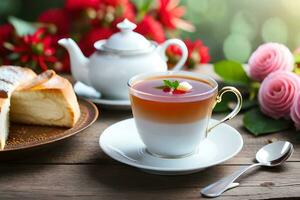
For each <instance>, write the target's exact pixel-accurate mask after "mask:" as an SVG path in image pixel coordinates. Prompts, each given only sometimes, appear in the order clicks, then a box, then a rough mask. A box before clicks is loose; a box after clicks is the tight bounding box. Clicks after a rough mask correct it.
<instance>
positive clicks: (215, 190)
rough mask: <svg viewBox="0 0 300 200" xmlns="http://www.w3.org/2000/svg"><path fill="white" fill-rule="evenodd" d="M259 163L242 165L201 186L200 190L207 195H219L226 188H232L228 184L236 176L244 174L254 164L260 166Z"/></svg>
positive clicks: (230, 183)
mask: <svg viewBox="0 0 300 200" xmlns="http://www.w3.org/2000/svg"><path fill="white" fill-rule="evenodd" d="M260 165H261V164H260V163H255V164H253V165H250V166H246V167H242V168H241V169H239V170H238V171H236V172H234V173H232V174H231V175H229V176H226V177H224V178H222V179H221V180H219V181H217V182H215V183H212V184H210V185H208V186H206V187H205V188H203V189H202V190H201V194H203V195H205V196H208V197H217V196H220V195H221V194H222V193H223V192H225V191H226V190H227V189H229V188H232V187H230V185H232V183H233V182H234V181H235V180H236V179H237V178H239V177H240V176H241V175H242V174H244V173H245V172H246V171H248V170H249V169H251V168H253V167H256V166H260Z"/></svg>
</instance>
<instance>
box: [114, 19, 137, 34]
mask: <svg viewBox="0 0 300 200" xmlns="http://www.w3.org/2000/svg"><path fill="white" fill-rule="evenodd" d="M117 27H118V28H119V29H120V30H121V32H123V31H133V30H134V29H135V28H136V24H134V23H132V22H131V21H129V20H128V19H126V18H125V19H124V20H123V21H122V22H120V23H118V24H117Z"/></svg>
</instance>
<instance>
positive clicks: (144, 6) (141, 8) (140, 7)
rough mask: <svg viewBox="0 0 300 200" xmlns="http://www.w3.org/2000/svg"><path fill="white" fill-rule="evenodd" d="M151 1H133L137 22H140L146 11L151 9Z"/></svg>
mask: <svg viewBox="0 0 300 200" xmlns="http://www.w3.org/2000/svg"><path fill="white" fill-rule="evenodd" d="M153 2H154V1H153V0H133V3H134V4H135V6H136V8H137V17H136V19H137V21H138V22H139V21H141V20H142V19H143V18H144V16H145V14H147V13H148V11H149V10H150V9H151V8H152V4H153Z"/></svg>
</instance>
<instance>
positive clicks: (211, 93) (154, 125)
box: [128, 71, 242, 157]
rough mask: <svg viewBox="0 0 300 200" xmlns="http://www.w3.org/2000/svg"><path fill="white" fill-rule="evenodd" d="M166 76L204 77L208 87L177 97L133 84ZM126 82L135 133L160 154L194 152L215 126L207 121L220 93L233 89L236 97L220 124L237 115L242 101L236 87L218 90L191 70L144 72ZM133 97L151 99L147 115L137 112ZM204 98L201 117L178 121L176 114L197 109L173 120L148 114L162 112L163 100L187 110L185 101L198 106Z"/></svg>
mask: <svg viewBox="0 0 300 200" xmlns="http://www.w3.org/2000/svg"><path fill="white" fill-rule="evenodd" d="M168 76H170V77H172V76H185V77H193V78H195V79H199V80H203V81H205V82H207V83H209V85H210V86H211V87H210V89H208V90H207V91H206V92H203V93H200V92H198V93H196V94H194V95H192V96H188V95H187V96H182V97H181V96H176V98H175V97H174V96H165V95H163V96H161V95H155V94H152V93H146V92H144V91H140V90H137V89H135V88H134V87H132V86H134V84H135V83H136V82H142V81H143V80H145V79H149V78H152V77H164V78H165V77H168ZM187 81H188V79H187ZM128 85H129V93H130V95H131V97H132V98H130V99H131V100H132V102H131V104H132V113H133V116H134V119H135V123H136V127H137V130H138V133H139V134H140V137H141V139H142V141H143V143H144V144H145V145H146V146H147V149H148V151H149V152H151V153H153V154H156V155H160V156H163V157H182V156H185V155H188V154H191V153H193V152H194V151H195V150H196V149H197V146H198V145H199V143H200V142H201V141H203V140H204V139H205V137H206V136H207V135H209V134H210V130H211V129H213V128H214V127H215V126H217V125H218V124H215V125H213V126H212V127H210V126H209V124H208V122H209V119H210V117H211V114H212V110H213V108H214V106H215V105H216V103H219V102H221V100H222V95H223V93H225V92H233V93H234V94H235V95H236V96H237V104H236V107H235V109H233V111H232V112H231V113H230V114H229V115H227V116H226V117H225V118H224V119H223V120H222V121H221V122H220V123H222V122H224V121H227V120H229V119H232V118H233V117H234V116H236V115H237V114H238V112H239V111H240V109H241V104H242V96H241V94H240V92H239V91H238V90H237V89H235V88H233V87H228V86H227V87H224V88H222V89H221V90H220V91H219V92H218V83H217V82H216V81H215V80H214V79H213V78H211V77H210V76H207V75H204V74H197V73H193V72H186V71H176V72H174V71H171V72H156V73H145V74H140V75H137V76H134V77H132V78H131V79H130V80H129V82H128ZM133 97H135V98H139V99H141V100H145V99H146V100H147V102H149V101H150V102H151V106H149V108H147V114H146V117H145V115H142V114H140V110H139V109H141V108H140V106H138V105H135V103H136V102H139V101H133V99H134V98H133ZM204 101H206V102H209V103H205V106H207V107H206V108H205V110H206V111H204V112H205V115H204V114H203V115H201V116H200V117H199V115H198V116H197V117H195V118H194V119H193V120H189V121H186V122H178V121H180V120H179V119H178V118H179V117H180V118H183V119H185V118H189V117H190V115H194V113H197V111H190V112H184V113H183V112H181V115H180V116H177V119H176V120H173V121H165V120H161V119H159V120H158V119H157V118H155V117H149V116H153V115H155V116H158V115H159V114H160V112H162V109H161V107H160V106H161V104H160V103H162V102H163V103H165V104H172V103H174V102H176V103H178V104H179V103H180V107H183V108H184V109H185V110H186V109H190V108H189V107H188V106H187V105H186V104H190V103H191V102H193V103H194V104H195V103H197V104H199V105H197V106H202V107H203V106H204V104H202V102H204ZM158 102H159V103H158ZM140 104H141V103H140ZM168 109H170V108H168ZM171 109H172V108H171ZM174 109H175V108H174ZM199 109H200V107H199ZM142 110H143V109H142ZM164 110H165V108H164ZM142 112H143V111H142ZM202 112H203V111H202ZM171 114H172V112H168V115H167V116H169V115H171ZM165 118H167V117H165ZM220 123H219V124H220Z"/></svg>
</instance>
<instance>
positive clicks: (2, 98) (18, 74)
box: [0, 66, 36, 149]
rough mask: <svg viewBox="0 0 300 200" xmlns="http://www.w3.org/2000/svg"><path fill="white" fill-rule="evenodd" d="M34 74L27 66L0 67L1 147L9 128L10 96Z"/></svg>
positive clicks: (33, 76) (3, 144)
mask: <svg viewBox="0 0 300 200" xmlns="http://www.w3.org/2000/svg"><path fill="white" fill-rule="evenodd" d="M35 77H36V74H35V73H34V72H33V71H32V70H31V69H28V68H22V67H15V66H2V67H0V148H1V149H3V148H4V146H5V142H6V140H7V137H8V130H9V106H10V96H11V94H12V93H13V91H14V90H15V89H16V88H17V87H18V86H20V85H21V84H23V83H25V82H28V81H30V80H31V79H33V78H35Z"/></svg>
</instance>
